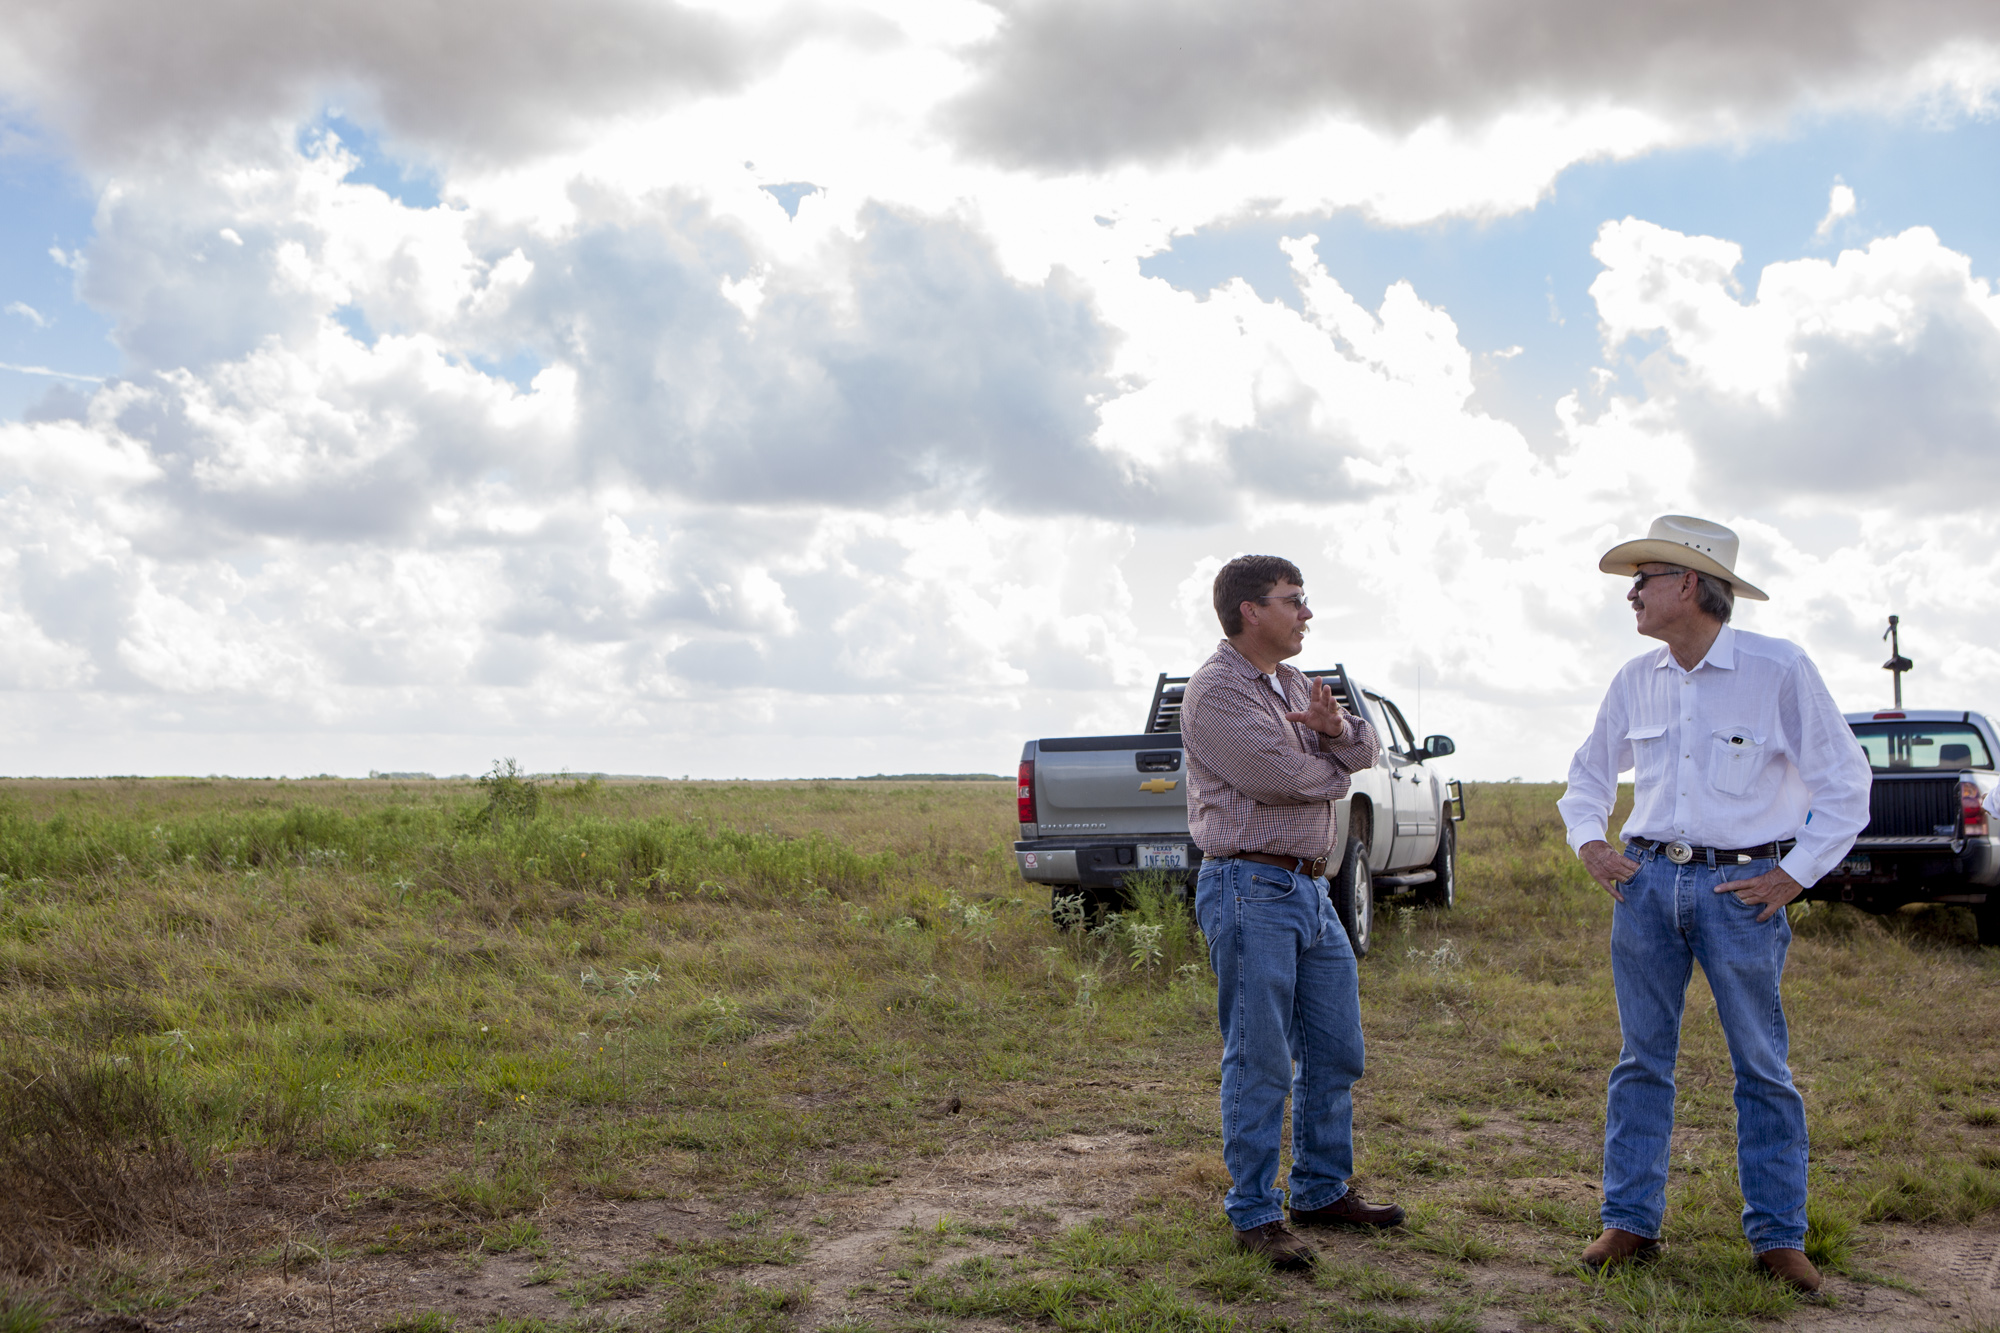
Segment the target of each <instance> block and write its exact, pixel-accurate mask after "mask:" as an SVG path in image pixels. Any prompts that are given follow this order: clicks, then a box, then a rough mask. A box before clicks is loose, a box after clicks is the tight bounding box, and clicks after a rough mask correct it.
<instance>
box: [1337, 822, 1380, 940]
mask: <svg viewBox="0 0 2000 1333" xmlns="http://www.w3.org/2000/svg"><path fill="white" fill-rule="evenodd" d="M1326 888H1327V893H1328V895H1329V896H1330V897H1332V899H1333V910H1334V913H1335V914H1336V915H1338V916H1339V917H1340V924H1341V925H1343V926H1345V927H1347V942H1348V943H1349V944H1351V945H1353V946H1354V956H1355V957H1356V958H1366V957H1367V956H1368V941H1369V939H1370V938H1371V937H1372V936H1373V935H1374V933H1375V872H1374V871H1372V870H1370V869H1369V868H1368V847H1367V845H1366V844H1365V843H1363V842H1362V841H1361V839H1359V838H1349V839H1348V840H1347V855H1346V857H1344V858H1343V859H1342V860H1341V863H1340V871H1339V873H1337V874H1336V875H1334V877H1333V878H1332V879H1331V880H1329V881H1328V882H1327V886H1326Z"/></svg>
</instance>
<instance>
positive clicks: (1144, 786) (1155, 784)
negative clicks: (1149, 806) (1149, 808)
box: [1139, 778, 1181, 795]
mask: <svg viewBox="0 0 2000 1333" xmlns="http://www.w3.org/2000/svg"><path fill="white" fill-rule="evenodd" d="M1180 785H1181V784H1180V783H1178V782H1169V781H1167V779H1165V778H1152V779H1149V780H1148V781H1145V782H1142V783H1140V784H1139V790H1140V791H1149V792H1152V793H1154V794H1155V795H1158V794H1159V793H1160V792H1166V791H1172V790H1173V789H1174V788H1176V787H1178V786H1180Z"/></svg>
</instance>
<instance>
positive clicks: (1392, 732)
mask: <svg viewBox="0 0 2000 1333" xmlns="http://www.w3.org/2000/svg"><path fill="white" fill-rule="evenodd" d="M1368 702H1369V704H1370V705H1371V707H1372V708H1373V711H1374V716H1375V718H1376V719H1377V724H1376V725H1377V728H1378V729H1379V730H1380V731H1381V733H1382V740H1383V741H1384V742H1385V743H1386V744H1387V745H1388V747H1389V748H1390V749H1391V750H1394V751H1395V752H1396V753H1397V754H1404V755H1407V754H1415V753H1416V749H1417V742H1416V740H1415V739H1414V738H1413V737H1412V736H1411V734H1410V724H1409V723H1407V722H1405V721H1403V714H1402V711H1401V710H1400V709H1398V708H1397V707H1396V705H1394V704H1392V703H1390V702H1389V701H1388V700H1387V699H1384V698H1383V697H1382V696H1381V695H1379V694H1371V695H1369V696H1368ZM1383 718H1387V719H1388V725H1387V726H1382V725H1381V722H1380V719H1383Z"/></svg>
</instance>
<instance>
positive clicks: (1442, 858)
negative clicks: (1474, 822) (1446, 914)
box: [1417, 819, 1458, 911]
mask: <svg viewBox="0 0 2000 1333" xmlns="http://www.w3.org/2000/svg"><path fill="white" fill-rule="evenodd" d="M1431 869H1432V871H1434V872H1435V873H1436V874H1437V878H1436V879H1434V880H1432V881H1431V882H1430V883H1428V884H1419V885H1417V902H1418V904H1419V905H1421V906H1424V907H1436V908H1439V909H1442V910H1446V911H1448V910H1450V909H1451V908H1452V907H1455V906H1457V904H1458V826H1457V825H1456V824H1454V823H1452V821H1451V820H1449V819H1447V820H1445V821H1444V822H1443V824H1441V825H1440V826H1439V827H1438V850H1437V855H1436V856H1434V857H1432V858H1431Z"/></svg>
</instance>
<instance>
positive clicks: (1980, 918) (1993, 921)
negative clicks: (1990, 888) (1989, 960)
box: [1972, 895, 2000, 949]
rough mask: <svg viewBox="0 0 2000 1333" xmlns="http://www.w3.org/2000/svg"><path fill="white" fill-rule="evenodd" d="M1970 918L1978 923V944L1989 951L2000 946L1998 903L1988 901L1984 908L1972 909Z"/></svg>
mask: <svg viewBox="0 0 2000 1333" xmlns="http://www.w3.org/2000/svg"><path fill="white" fill-rule="evenodd" d="M1990 897H1991V895H1989V899H1990ZM1972 916H1973V919H1974V920H1975V921H1977V922H1978V923H1979V943H1980V944H1981V945H1982V946H1984V947H1986V948H1989V949H1990V948H1992V947H1993V946H1994V945H1996V944H2000V903H1994V902H1992V901H1990V900H1989V901H1988V902H1987V904H1986V905H1985V906H1984V907H1975V908H1973V909H1972Z"/></svg>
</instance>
